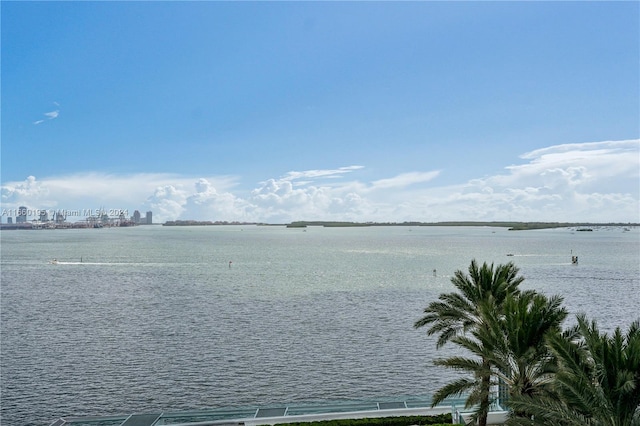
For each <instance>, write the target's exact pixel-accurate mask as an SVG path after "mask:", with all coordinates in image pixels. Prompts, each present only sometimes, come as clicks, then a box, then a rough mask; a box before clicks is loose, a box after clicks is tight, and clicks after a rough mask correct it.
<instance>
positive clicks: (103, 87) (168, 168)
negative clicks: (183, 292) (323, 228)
mask: <svg viewBox="0 0 640 426" xmlns="http://www.w3.org/2000/svg"><path fill="white" fill-rule="evenodd" d="M1 8H2V14H1V20H2V22H1V24H2V25H1V28H0V30H1V36H2V37H1V43H2V46H1V47H2V49H1V55H2V61H1V67H2V69H1V72H2V127H1V137H2V147H1V150H2V152H1V154H2V156H1V160H2V168H1V170H0V176H1V185H0V186H1V202H2V208H4V209H17V208H18V207H19V206H27V207H28V208H30V209H36V208H42V209H47V210H69V211H76V210H79V211H82V210H84V209H92V210H96V209H98V208H101V207H104V208H106V209H113V210H126V211H128V212H130V213H132V212H133V211H135V210H139V211H141V212H144V211H153V212H154V213H153V218H154V221H155V222H158V223H162V222H165V221H168V220H207V221H242V222H262V223H288V222H293V221H300V220H302V221H304V220H307V221H312V220H320V221H330V220H332V221H355V222H367V221H373V222H403V221H420V222H438V221H466V220H476V221H550V222H552V221H556V222H621V223H627V222H638V221H640V123H639V117H640V81H639V80H640V78H639V75H640V65H639V64H640V22H639V20H640V18H639V17H640V3H638V2H430V1H427V2H209V1H204V2H2V4H1ZM3 222H6V220H5V219H4V218H3Z"/></svg>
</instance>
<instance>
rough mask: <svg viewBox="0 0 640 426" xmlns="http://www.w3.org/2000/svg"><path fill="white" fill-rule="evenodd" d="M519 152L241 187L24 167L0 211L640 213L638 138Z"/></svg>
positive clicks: (372, 216) (246, 217)
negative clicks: (462, 165)
mask: <svg viewBox="0 0 640 426" xmlns="http://www.w3.org/2000/svg"><path fill="white" fill-rule="evenodd" d="M520 158H521V160H523V163H522V164H517V165H507V166H505V167H504V171H502V172H501V173H499V174H494V175H491V176H482V177H477V178H474V179H471V180H468V181H464V182H460V183H457V184H440V185H439V184H438V179H439V176H441V174H445V173H446V174H455V173H456V170H429V171H413V172H406V173H401V174H398V175H396V176H390V177H388V178H384V179H378V180H374V181H369V182H368V181H364V180H362V177H361V174H362V172H363V171H365V170H366V166H362V165H349V166H344V167H339V168H333V169H319V170H304V171H289V172H287V173H285V174H284V175H283V176H281V177H277V178H275V177H271V178H266V179H265V180H264V181H262V182H259V183H257V184H256V185H255V186H254V187H253V188H250V187H249V188H246V187H245V186H244V184H243V182H242V177H241V176H202V177H194V176H183V175H178V174H151V173H140V174H128V175H124V174H117V175H109V174H104V173H82V174H72V175H65V176H54V177H45V178H36V177H34V176H29V177H27V178H26V179H25V180H24V181H19V182H7V183H5V184H4V185H2V205H3V213H6V212H10V211H12V210H15V209H17V208H18V207H19V206H25V207H27V208H29V209H34V210H35V209H43V210H51V211H56V210H63V211H74V210H83V211H88V210H91V209H94V210H97V209H99V208H102V209H113V210H116V209H123V210H127V211H129V212H130V214H132V213H133V210H140V211H142V212H144V211H149V210H150V211H152V212H153V217H154V222H156V223H162V222H165V221H168V220H211V221H240V222H260V223H289V222H292V221H297V220H323V221H355V222H367V221H372V222H404V221H422V222H438V221H449V220H452V221H453V220H460V221H463V220H464V221H467V220H473V221H501V220H513V221H554V222H555V221H557V222H565V221H567V222H602V223H606V222H622V223H628V222H634V223H637V222H640V217H639V216H640V139H634V140H621V141H602V142H589V143H571V144H562V145H554V146H549V147H545V148H540V149H537V150H534V151H530V152H526V153H523V154H522V155H521V156H520ZM3 216H6V214H3ZM69 219H70V220H83V219H84V218H82V217H79V218H69ZM3 222H6V218H5V217H3Z"/></svg>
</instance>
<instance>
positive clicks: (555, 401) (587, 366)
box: [509, 314, 640, 426]
mask: <svg viewBox="0 0 640 426" xmlns="http://www.w3.org/2000/svg"><path fill="white" fill-rule="evenodd" d="M577 319H578V324H577V325H576V327H575V328H574V329H573V330H572V331H573V335H574V337H573V338H572V337H570V336H567V335H564V336H560V335H551V336H549V338H548V344H549V347H550V349H551V351H552V352H553V354H554V355H555V356H556V358H557V362H558V371H557V373H556V374H555V377H554V382H553V384H554V388H555V391H556V392H557V397H556V398H553V397H549V396H520V397H515V398H513V400H512V401H510V406H511V407H513V408H514V409H516V410H523V411H526V412H527V413H530V414H531V415H532V417H531V418H529V419H523V418H512V419H510V420H509V423H510V424H517V425H562V426H565V425H567V426H572V425H576V426H577V425H581V426H583V425H598V426H600V425H606V426H623V425H624V426H627V425H633V426H637V425H640V320H636V321H634V322H633V323H632V324H631V326H630V327H629V329H628V331H627V333H626V335H624V334H623V333H622V331H621V330H620V328H617V329H616V330H615V331H614V333H613V335H612V336H608V335H606V334H601V333H600V332H599V330H598V327H597V325H596V322H595V321H593V322H591V323H589V322H588V321H587V319H586V317H585V316H584V315H583V314H581V315H578V318H577ZM575 336H578V337H579V338H578V339H576V338H575Z"/></svg>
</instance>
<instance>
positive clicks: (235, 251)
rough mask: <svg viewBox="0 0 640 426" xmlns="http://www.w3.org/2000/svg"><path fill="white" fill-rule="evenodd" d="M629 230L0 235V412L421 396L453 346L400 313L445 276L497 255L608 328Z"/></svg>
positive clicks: (617, 313) (621, 306)
mask: <svg viewBox="0 0 640 426" xmlns="http://www.w3.org/2000/svg"><path fill="white" fill-rule="evenodd" d="M639 236H640V232H639V230H638V229H631V231H629V232H624V231H623V229H622V228H611V229H597V230H596V231H594V232H575V231H574V230H570V229H556V230H540V231H523V232H510V231H507V230H506V229H500V228H472V227H470V228H448V227H368V228H320V227H310V228H307V229H306V230H302V229H287V228H284V227H267V226H265V227H255V226H242V227H241V226H224V227H222V226H216V227H184V228H181V227H161V226H140V227H136V228H121V229H118V228H113V229H95V230H94V229H87V230H55V231H48V230H41V231H3V232H2V234H1V250H2V252H1V253H2V264H1V267H2V269H1V273H2V275H1V278H2V281H1V285H2V287H1V311H0V314H1V317H0V319H1V336H0V337H1V340H0V344H1V372H0V373H1V377H0V386H1V391H2V393H1V394H0V398H1V400H0V407H1V413H2V424H3V425H28V424H33V425H47V424H49V423H50V422H51V421H53V420H54V419H56V418H58V417H60V416H67V415H68V416H75V415H107V414H122V413H130V412H144V411H158V410H163V411H172V410H184V409H199V408H217V407H242V406H261V405H268V404H270V403H290V402H303V401H321V400H340V399H355V400H358V399H371V398H380V397H394V396H405V395H413V396H418V395H429V394H430V393H431V392H432V391H433V390H435V389H436V388H438V387H439V386H441V385H442V384H444V383H446V381H447V380H448V379H450V378H451V375H450V374H451V373H449V372H447V371H443V370H442V369H440V368H437V367H434V366H433V365H432V361H433V359H434V357H441V356H447V355H448V354H450V353H451V352H450V351H452V350H453V349H452V348H446V347H445V348H443V349H441V350H439V351H436V349H435V343H434V339H433V338H430V337H427V336H426V333H425V331H424V330H414V329H413V323H414V321H415V320H417V319H418V318H420V315H421V312H422V309H423V308H424V307H425V306H426V305H427V304H428V303H429V302H430V301H432V300H435V299H436V298H437V296H438V295H439V294H440V293H442V292H446V291H450V290H451V289H452V287H451V284H450V278H451V275H452V274H453V273H454V271H455V270H457V269H464V270H466V269H467V267H468V265H469V263H470V261H471V259H472V258H476V259H478V260H479V261H488V262H495V263H496V264H499V263H506V262H508V261H513V262H515V263H516V265H517V266H518V267H519V268H520V272H521V274H522V275H524V276H525V278H526V280H525V282H524V283H523V287H526V288H535V289H537V290H539V291H541V292H543V293H546V294H560V295H562V296H563V297H564V298H565V305H566V306H567V307H568V308H569V309H570V311H571V312H572V313H575V312H580V311H582V312H586V313H587V314H588V316H589V317H590V318H593V319H596V320H598V323H599V325H600V327H601V328H602V329H603V330H605V331H609V330H612V329H613V328H615V327H617V326H620V327H623V328H624V327H626V326H627V325H628V324H629V323H630V322H631V321H632V320H633V319H635V318H638V315H639V314H638V310H639V307H640V238H639ZM507 253H509V254H513V256H506V255H507ZM572 254H573V255H578V256H579V264H578V265H571V255H572ZM54 258H55V259H58V261H59V263H58V264H50V263H49V261H50V260H51V259H54ZM230 262H232V263H230ZM434 270H435V272H434Z"/></svg>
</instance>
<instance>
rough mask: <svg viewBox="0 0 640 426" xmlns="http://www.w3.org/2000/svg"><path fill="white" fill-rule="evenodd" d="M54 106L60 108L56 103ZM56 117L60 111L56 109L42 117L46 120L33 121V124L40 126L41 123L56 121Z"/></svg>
mask: <svg viewBox="0 0 640 426" xmlns="http://www.w3.org/2000/svg"><path fill="white" fill-rule="evenodd" d="M54 104H55V105H56V106H60V105H59V104H58V103H57V102H54ZM58 115H60V110H59V109H57V110H55V111H50V112H45V113H44V116H45V117H47V118H46V119H42V120H37V121H34V122H33V124H41V123H44V122H45V121H48V120H53V119H56V118H58Z"/></svg>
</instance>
